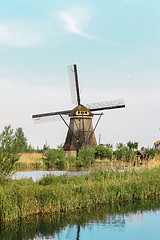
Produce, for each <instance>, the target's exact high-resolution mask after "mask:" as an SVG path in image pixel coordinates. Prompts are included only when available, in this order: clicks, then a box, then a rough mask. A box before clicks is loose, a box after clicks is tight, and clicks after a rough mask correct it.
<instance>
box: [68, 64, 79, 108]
mask: <svg viewBox="0 0 160 240" xmlns="http://www.w3.org/2000/svg"><path fill="white" fill-rule="evenodd" d="M68 75H69V80H70V90H71V99H72V103H73V104H75V105H80V93H79V83H78V74H77V67H76V65H75V64H74V65H69V66H68Z"/></svg>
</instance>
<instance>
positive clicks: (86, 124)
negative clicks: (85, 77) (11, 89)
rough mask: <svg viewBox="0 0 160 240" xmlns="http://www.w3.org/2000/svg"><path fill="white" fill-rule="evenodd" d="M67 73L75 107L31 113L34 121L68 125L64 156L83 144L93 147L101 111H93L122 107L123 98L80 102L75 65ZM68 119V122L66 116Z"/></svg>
mask: <svg viewBox="0 0 160 240" xmlns="http://www.w3.org/2000/svg"><path fill="white" fill-rule="evenodd" d="M68 73H69V78H70V86H71V96H72V102H73V103H74V104H76V107H75V108H73V109H72V110H65V111H58V112H49V113H42V114H35V115H32V118H33V120H34V123H41V122H46V121H47V122H48V121H54V120H56V119H57V120H59V119H60V120H62V121H63V122H64V123H65V124H66V126H67V127H68V132H67V136H66V140H65V143H64V146H63V148H64V150H65V155H66V156H77V154H78V150H79V149H80V148H81V147H82V145H83V144H86V145H88V146H89V147H90V148H93V147H95V146H96V145H97V142H96V138H95V134H94V132H95V129H96V127H97V125H98V123H99V121H100V118H101V117H102V115H103V113H102V112H101V113H95V112H98V111H102V110H110V109H116V108H124V107H125V104H124V101H123V99H117V100H112V101H105V102H98V103H94V104H90V105H89V104H87V105H86V106H84V105H82V104H81V99H80V91H79V84H78V74H77V67H76V65H75V64H74V65H71V66H68ZM95 115H97V116H98V120H97V122H96V124H95V126H94V128H93V124H92V118H93V116H95ZM68 117H69V119H70V122H69V124H68V123H67V121H66V118H68Z"/></svg>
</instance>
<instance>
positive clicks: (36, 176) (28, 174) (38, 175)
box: [12, 171, 84, 181]
mask: <svg viewBox="0 0 160 240" xmlns="http://www.w3.org/2000/svg"><path fill="white" fill-rule="evenodd" d="M47 174H53V175H55V176H60V175H63V174H68V175H79V176H80V175H81V174H82V172H80V171H28V172H16V173H15V174H14V175H13V176H12V178H13V179H20V178H32V179H33V181H36V180H39V179H41V178H42V177H43V176H46V175H47ZM83 174H84V172H83Z"/></svg>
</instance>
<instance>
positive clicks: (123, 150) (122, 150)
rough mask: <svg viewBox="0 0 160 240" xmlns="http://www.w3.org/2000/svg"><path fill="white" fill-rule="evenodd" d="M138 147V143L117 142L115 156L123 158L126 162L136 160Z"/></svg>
mask: <svg viewBox="0 0 160 240" xmlns="http://www.w3.org/2000/svg"><path fill="white" fill-rule="evenodd" d="M137 148H138V143H137V142H135V143H132V142H128V143H127V145H126V146H125V145H124V144H122V143H118V144H117V149H116V150H115V151H114V156H115V158H116V159H117V160H122V161H126V162H135V160H136V151H135V149H137Z"/></svg>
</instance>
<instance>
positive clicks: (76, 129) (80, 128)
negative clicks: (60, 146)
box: [64, 105, 97, 156]
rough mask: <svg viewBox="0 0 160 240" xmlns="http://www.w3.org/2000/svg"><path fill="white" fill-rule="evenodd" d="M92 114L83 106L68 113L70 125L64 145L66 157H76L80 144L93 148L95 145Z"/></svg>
mask: <svg viewBox="0 0 160 240" xmlns="http://www.w3.org/2000/svg"><path fill="white" fill-rule="evenodd" d="M92 117H93V114H92V113H91V111H90V110H89V109H88V108H86V107H85V106H83V105H79V106H77V107H75V108H74V109H73V110H72V112H71V113H70V123H69V128H68V133H67V137H66V140H65V143H64V150H65V153H66V156H71V155H74V156H75V155H77V151H78V150H79V149H80V148H81V147H82V144H83V143H84V144H86V145H88V146H89V147H90V148H94V147H95V146H96V145H97V142H96V138H95V134H94V130H93V124H92Z"/></svg>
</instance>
